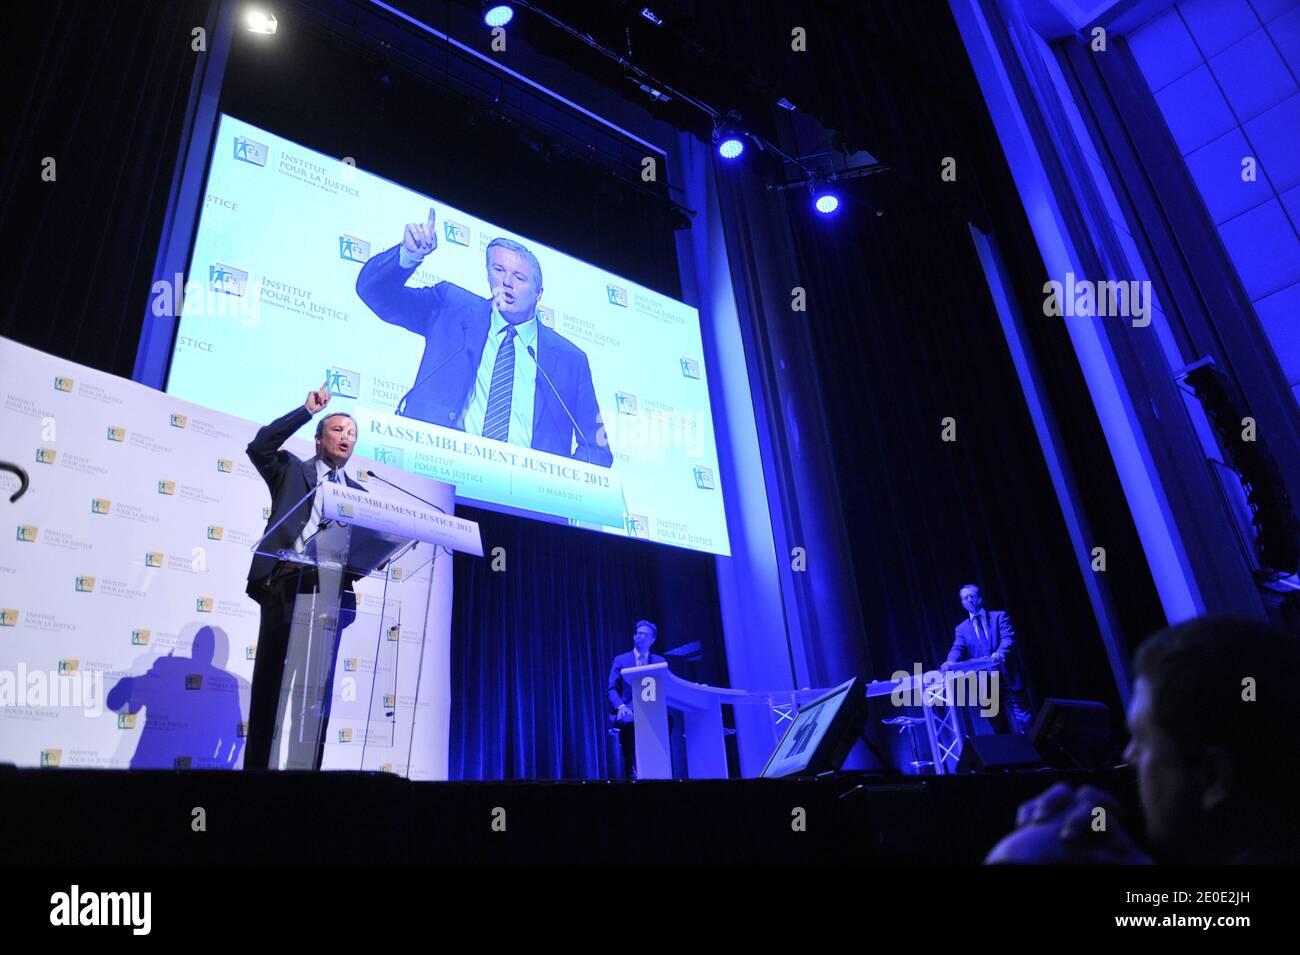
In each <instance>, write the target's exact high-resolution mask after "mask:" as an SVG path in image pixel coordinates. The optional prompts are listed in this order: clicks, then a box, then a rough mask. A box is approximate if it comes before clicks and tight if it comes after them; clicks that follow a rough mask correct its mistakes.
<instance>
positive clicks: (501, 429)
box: [483, 325, 515, 441]
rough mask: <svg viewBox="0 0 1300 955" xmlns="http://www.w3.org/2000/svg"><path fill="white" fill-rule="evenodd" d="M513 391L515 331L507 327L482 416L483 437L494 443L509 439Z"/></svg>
mask: <svg viewBox="0 0 1300 955" xmlns="http://www.w3.org/2000/svg"><path fill="white" fill-rule="evenodd" d="M514 390H515V329H514V326H513V325H507V326H506V330H505V335H504V337H503V338H502V340H501V347H500V348H499V349H498V350H497V360H496V363H495V364H494V365H493V366H492V384H491V386H490V387H489V388H488V403H487V411H486V412H485V413H484V415H483V437H485V438H492V439H494V440H496V441H508V440H509V439H510V399H511V398H512V397H513V396H514Z"/></svg>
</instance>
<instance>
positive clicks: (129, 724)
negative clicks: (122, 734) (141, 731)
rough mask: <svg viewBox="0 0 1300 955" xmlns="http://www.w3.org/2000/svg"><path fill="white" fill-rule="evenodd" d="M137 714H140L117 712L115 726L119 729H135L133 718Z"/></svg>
mask: <svg viewBox="0 0 1300 955" xmlns="http://www.w3.org/2000/svg"><path fill="white" fill-rule="evenodd" d="M139 715H140V714H138V713H118V714H117V728H118V729H120V730H133V729H135V718H136V717H137V716H139Z"/></svg>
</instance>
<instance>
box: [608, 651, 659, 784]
mask: <svg viewBox="0 0 1300 955" xmlns="http://www.w3.org/2000/svg"><path fill="white" fill-rule="evenodd" d="M665 662H667V661H665V660H664V658H663V657H661V656H659V655H658V654H657V653H654V652H651V653H650V658H649V660H648V661H647V662H646V663H643V664H641V665H642V666H649V665H650V664H651V663H665ZM636 665H637V662H636V651H635V650H629V651H628V652H627V653H620V654H619V655H618V656H616V657H615V658H614V665H613V666H612V667H610V670H609V688H608V690H607V695H608V698H609V706H610V716H611V718H612V717H613V714H615V713H617V712H618V708H619V705H620V704H622V705H625V706H631V705H632V684H631V682H630V681H628V680H624V679H623V671H624V670H625V669H627V668H628V667H634V666H636ZM615 725H616V726H617V727H618V729H619V737H618V742H619V748H620V749H621V750H622V752H623V775H624V776H625V777H626V778H628V779H631V778H632V768H633V767H634V766H635V765H636V730H635V728H634V726H633V724H632V723H617V724H615Z"/></svg>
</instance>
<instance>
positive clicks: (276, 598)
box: [244, 385, 365, 769]
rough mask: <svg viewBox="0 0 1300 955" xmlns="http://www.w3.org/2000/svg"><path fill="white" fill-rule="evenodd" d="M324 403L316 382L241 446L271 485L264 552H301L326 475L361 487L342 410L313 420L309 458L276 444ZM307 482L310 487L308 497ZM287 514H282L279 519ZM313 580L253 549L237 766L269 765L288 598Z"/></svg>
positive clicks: (343, 618) (350, 608)
mask: <svg viewBox="0 0 1300 955" xmlns="http://www.w3.org/2000/svg"><path fill="white" fill-rule="evenodd" d="M329 402H330V393H329V389H328V387H327V386H326V385H321V387H320V390H319V391H311V392H308V393H307V400H306V402H305V403H304V404H303V405H301V406H300V407H297V408H294V409H293V410H292V411H290V412H289V413H288V414H286V415H284V416H283V417H281V418H277V419H276V420H275V421H272V422H271V423H270V424H268V425H266V426H265V427H264V428H262V429H261V430H260V431H258V432H257V434H256V435H255V436H254V437H253V440H252V441H250V442H249V444H248V457H249V460H251V461H252V462H253V466H254V467H256V468H257V472H258V473H259V474H261V475H262V480H264V481H266V486H267V488H269V489H270V491H271V516H270V518H269V519H268V520H267V522H266V530H265V531H263V534H266V533H268V532H270V531H271V529H272V528H275V532H274V534H273V535H272V537H271V538H270V539H268V540H267V541H266V546H265V547H264V548H262V549H264V550H272V549H274V550H277V551H278V550H295V551H302V549H303V547H304V544H305V542H306V540H307V539H308V538H310V537H311V536H312V535H313V534H314V533H316V531H317V529H319V527H320V523H321V490H320V488H321V485H322V484H324V483H325V482H326V481H335V482H342V483H346V484H347V486H348V487H351V488H355V489H357V490H360V491H364V490H365V488H363V487H362V486H361V485H360V484H358V483H356V482H355V481H353V480H352V479H351V478H350V477H348V475H347V473H346V472H345V471H344V468H345V467H346V465H347V463H348V459H349V458H351V457H352V450H353V448H354V447H355V446H356V441H357V423H356V421H354V420H353V418H352V416H351V415H349V414H347V413H346V412H338V413H334V414H328V415H326V416H325V417H323V418H321V419H320V421H319V422H317V424H316V455H315V456H314V457H312V458H310V459H309V460H307V461H303V460H302V459H300V458H298V457H296V456H295V455H293V454H290V453H289V452H288V451H285V450H284V449H283V448H281V447H280V446H281V445H282V444H284V442H285V441H287V440H288V439H289V438H290V437H291V436H292V435H293V433H294V432H295V431H297V430H298V429H299V428H301V427H302V426H303V425H304V424H306V423H307V422H308V421H310V420H311V419H312V417H313V416H314V415H316V414H318V413H319V412H320V411H322V410H324V408H325V406H326V405H328V404H329ZM313 488H315V489H316V493H315V495H312V496H311V497H310V498H309V497H308V495H309V494H310V492H311V491H312V489H313ZM295 505H296V506H295ZM290 511H292V513H289V512H290ZM287 513H289V517H288V519H285V515H286V514H287ZM281 520H283V523H280V521H281ZM277 524H279V526H278V527H276V525H277ZM352 583H353V581H352V580H351V579H349V580H348V584H347V590H346V591H345V592H344V594H343V601H342V604H341V605H340V607H339V625H338V630H337V632H338V634H339V635H340V636H341V635H342V633H343V630H344V628H345V627H346V626H347V625H348V624H350V623H351V622H352V621H353V620H354V619H355V618H356V608H357V598H356V594H354V593H353V592H352V589H351V588H352ZM316 586H317V580H316V574H315V571H314V570H313V569H311V568H308V569H307V570H303V569H302V567H301V565H299V564H295V563H293V562H290V561H277V560H276V559H275V558H274V557H272V556H269V555H268V554H254V555H253V563H252V566H251V567H249V570H248V588H247V589H248V595H249V596H250V597H252V598H253V599H254V600H256V601H257V602H258V603H259V604H261V606H262V621H261V626H260V628H259V630H258V634H257V659H256V662H255V663H254V665H253V688H252V694H251V700H250V702H249V707H248V722H249V726H248V742H247V747H246V749H245V751H244V768H245V769H266V768H268V766H269V763H270V759H271V738H272V736H273V735H274V732H275V711H276V708H277V706H278V705H279V702H280V683H281V681H282V679H283V677H284V663H285V654H286V652H287V650H288V646H289V631H290V629H291V627H292V624H293V608H294V603H295V601H296V600H297V597H298V594H299V593H300V592H308V593H309V592H311V591H312V590H314V588H315V587H316ZM339 642H340V641H337V640H336V641H335V644H334V655H335V656H337V655H338V645H339ZM327 672H328V674H329V676H328V677H327V678H326V683H325V692H324V699H323V702H322V715H321V719H322V720H323V721H326V722H327V721H328V719H329V706H330V697H331V695H332V694H333V691H334V660H331V661H330V664H329V667H328V668H327ZM322 725H324V724H322ZM323 755H324V746H323V744H322V745H321V746H319V747H318V748H317V752H316V768H317V769H320V765H321V757H322V756H323Z"/></svg>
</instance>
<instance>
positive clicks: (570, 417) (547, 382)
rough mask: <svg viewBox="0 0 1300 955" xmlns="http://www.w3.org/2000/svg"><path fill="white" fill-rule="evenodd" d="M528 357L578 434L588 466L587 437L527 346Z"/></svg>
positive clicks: (589, 461) (535, 354) (534, 354)
mask: <svg viewBox="0 0 1300 955" xmlns="http://www.w3.org/2000/svg"><path fill="white" fill-rule="evenodd" d="M528 357H529V358H531V359H532V360H533V364H534V365H536V366H537V370H538V371H540V372H541V373H542V377H543V378H545V379H546V384H547V385H549V386H550V389H551V394H553V395H555V398H556V400H557V401H559V403H560V407H561V408H563V409H564V413H565V414H566V415H568V416H569V422H570V423H571V424H572V425H573V430H574V431H576V432H578V437H580V438H581V439H582V446H583V452H584V455H586V458H587V461H586V463H587V464H590V463H591V460H590V454H589V453H588V452H587V451H586V449H587V448H588V447H590V443H589V442H588V441H587V435H586V434H584V433H583V430H582V428H581V427H579V425H578V419H577V418H575V417H574V416H573V412H572V411H570V410H569V406H568V405H567V404H565V403H564V399H563V398H561V397H560V392H559V389H558V388H556V387H555V382H553V381H551V376H550V375H548V374H547V373H546V369H545V368H543V367H542V363H541V362H539V361H538V360H537V352H535V351H533V346H532V345H529V346H528Z"/></svg>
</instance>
